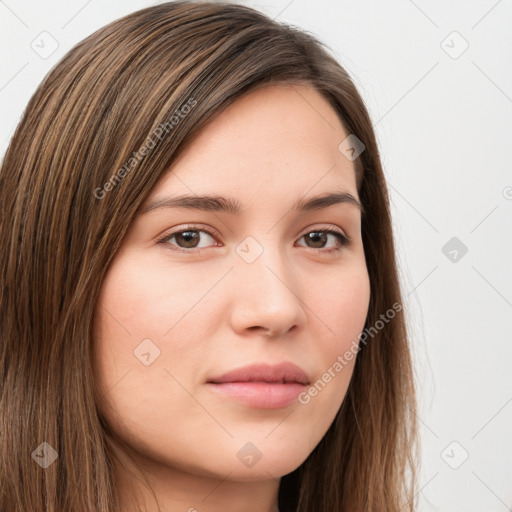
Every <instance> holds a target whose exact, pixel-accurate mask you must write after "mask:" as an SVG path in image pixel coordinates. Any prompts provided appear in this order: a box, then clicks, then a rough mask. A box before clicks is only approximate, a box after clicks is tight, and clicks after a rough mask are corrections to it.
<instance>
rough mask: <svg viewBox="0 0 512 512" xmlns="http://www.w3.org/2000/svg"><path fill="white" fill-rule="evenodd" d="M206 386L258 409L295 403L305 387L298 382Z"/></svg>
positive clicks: (226, 383)
mask: <svg viewBox="0 0 512 512" xmlns="http://www.w3.org/2000/svg"><path fill="white" fill-rule="evenodd" d="M208 386H209V387H210V388H211V389H213V390H215V391H216V392H218V393H221V394H222V395H224V396H227V397H229V398H232V399H234V400H237V401H239V402H242V403H244V404H246V405H248V406H250V407H255V408H258V409H280V408H282V407H286V406H287V405H290V404H292V403H293V402H295V401H297V397H298V395H299V393H300V392H301V391H304V389H306V386H304V385H303V384H299V383H298V382H287V383H271V382H222V383H215V382H208Z"/></svg>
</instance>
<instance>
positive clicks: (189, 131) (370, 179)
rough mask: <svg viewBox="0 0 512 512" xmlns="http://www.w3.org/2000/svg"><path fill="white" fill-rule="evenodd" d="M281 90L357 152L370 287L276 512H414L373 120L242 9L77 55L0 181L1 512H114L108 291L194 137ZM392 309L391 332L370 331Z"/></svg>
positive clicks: (404, 356) (318, 48) (298, 42)
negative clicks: (316, 109)
mask: <svg viewBox="0 0 512 512" xmlns="http://www.w3.org/2000/svg"><path fill="white" fill-rule="evenodd" d="M274 83H288V84H300V83H306V84H310V85H312V86H313V87H315V88H316V89H317V90H318V91H320V92H321V93H322V94H323V95H324V96H325V98H327V100H328V101H329V102H330V104H331V105H332V107H333V109H335V111H336V112H337V113H338V114H339V117H340V119H341V121H342V123H343V125H344V127H345V129H346V131H347V133H350V134H354V135H355V136H356V137H357V138H358V139H359V140H360V141H362V143H363V144H364V146H365V150H364V151H363V153H362V154H361V155H360V156H359V157H358V158H357V159H356V160H355V161H354V163H355V166H356V170H357V186H358V193H359V198H360V200H361V202H362V204H363V207H364V210H365V212H364V214H363V216H362V225H361V229H362V238H363V244H364V248H365V256H366V262H367V268H368V272H369V276H370V285H371V299H370V306H369V311H368V316H367V320H366V324H365V326H366V327H367V328H368V329H370V330H371V329H373V331H374V332H372V334H371V339H367V340H366V341H365V342H364V343H361V344H360V347H361V350H360V352H359V353H358V356H357V360H356V364H355V368H354V373H353V376H352V380H351V383H350V385H349V388H348V391H347V395H346V397H345V399H344V401H343V404H342V406H341V408H340V410H339V412H338V414H337V416H336V418H335V420H334V422H333V423H332V425H331V426H330V428H329V430H328V432H327V433H326V435H325V436H324V438H323V439H322V441H321V442H320V443H319V445H318V446H317V447H316V448H315V449H314V451H313V452H312V453H311V454H310V456H309V457H308V458H307V460H306V461H305V462H304V463H303V464H302V465H301V466H300V467H299V468H297V470H296V471H294V472H293V473H290V474H289V475H285V476H284V477H283V478H282V479H281V484H280V490H279V507H280V510H281V512H291V511H295V512H311V511H326V510H330V511H358V512H363V511H372V512H397V511H398V510H401V511H404V512H405V511H407V512H412V511H413V510H415V508H416V504H415V502H414V495H415V486H416V471H415V469H416V468H415V461H416V460H417V457H418V453H417V451H418V450H417V424H416V416H415V413H414V411H415V408H416V403H415V400H416V398H415V387H414V372H413V365H412V360H411V353H410V348H409V344H408V332H407V331H408V329H407V327H406V321H405V318H404V312H403V311H400V310H402V308H401V304H402V297H401V291H400V285H399V280H398V275H397V266H396V260H395V249H394V241H393V233H392V228H391V219H390V209H389V199H388V192H387V188H386V183H385V178H384V175H383V171H382V166H381V162H380V156H379V151H378V148H377V144H376V139H375V135H374V131H373V128H372V123H371V120H370V117H369V114H368V112H367V110H366V108H365V106H364V104H363V101H362V99H361V97H360V95H359V93H358V91H357V90H356V88H355V86H354V84H353V82H352V80H351V78H350V77H349V75H348V74H347V72H346V71H345V70H344V69H343V68H342V67H341V66H340V64H339V63H338V62H337V61H336V59H335V58H334V57H333V56H332V55H331V53H330V52H329V50H328V49H327V48H325V46H324V45H323V44H322V43H320V42H319V41H318V40H317V39H315V38H314V37H313V36H312V35H310V34H308V33H306V32H304V31H301V30H299V29H297V28H295V27H292V26H288V25H286V24H282V23H278V22H276V21H273V20H271V19H270V18H269V17H267V16H265V15H263V14H262V13H259V12H258V11H256V10H253V9H251V8H249V7H244V6H240V5H236V4H229V3H221V2H215V3H205V2H192V1H177V2H167V3H163V4H161V5H157V6H154V7H150V8H147V9H143V10H140V11H138V12H135V13H133V14H131V15H128V16H126V17H124V18H122V19H119V20H117V21H115V22H113V23H111V24H109V25H107V26H105V27H104V28H102V29H100V30H98V31H97V32H95V33H94V34H92V35H91V36H89V37H88V38H86V39H85V40H83V41H82V42H80V43H79V44H77V45H76V46H75V47H74V48H73V49H72V50H70V51H69V52H68V53H67V54H66V55H65V56H64V58H63V59H62V60H61V61H60V62H59V63H58V64H57V65H56V66H55V67H54V68H53V69H52V70H51V71H50V72H49V74H48V75H47V76H46V78H45V79H44V81H43V82H42V83H41V85H40V86H39V88H38V89H37V91H36V93H35V94H34V96H33V97H32V98H31V100H30V102H29V104H28V106H27V108H26V110H25V112H24V115H23V117H22V120H21V122H20V124H19V126H18V127H17V130H16V132H15V134H14V136H13V137H12V140H11V141H10V145H9V147H8V150H7V153H6V155H5V158H4V161H3V163H2V166H1V170H0V208H1V218H0V239H1V240H2V243H1V249H0V250H1V254H0V268H1V271H0V279H1V281H0V284H1V295H0V301H1V302H0V311H1V315H0V332H1V333H2V340H1V349H0V378H1V384H0V385H1V388H0V411H1V424H0V426H1V431H0V443H1V454H0V509H2V510H4V511H6V512H7V511H9V512H12V511H23V512H32V511H37V512H40V511H42V510H45V511H48V512H64V511H73V512H76V511H80V512H93V511H102V512H116V511H118V510H119V507H118V502H117V495H116V486H115V481H114V478H113V474H112V473H113V472H112V467H113V460H114V459H113V458H114V457H115V456H116V453H115V450H114V448H113V443H112V439H113V437H112V432H110V431H109V429H108V427H107V426H106V425H105V423H104V422H103V421H102V418H101V417H100V415H99V413H98V409H97V404H98V403H99V400H101V399H102V397H99V396H96V395H95V392H94V386H93V367H92V364H91V332H92V322H93V314H94V309H95V305H96V301H97V297H98V293H99V290H100V286H101V283H102V279H103V276H104V274H105V272H106V269H107V267H108V265H109V262H110V261H111V260H112V258H113V257H114V255H115V253H116V251H117V249H118V248H119V246H120V244H121V242H122V241H123V238H124V235H125V233H126V232H127V230H128V228H129V226H130V224H131V222H132V220H133V219H134V217H135V215H136V213H137V211H138V209H139V207H140V206H141V204H142V203H143V201H144V199H145V198H146V197H147V196H148V194H149V192H150V191H151V189H152V187H153V186H154V185H155V184H156V183H157V181H158V180H159V179H160V178H161V177H162V176H163V174H164V173H165V172H166V171H167V170H168V169H169V167H170V166H171V164H172V163H173V161H174V160H175V159H176V158H177V156H178V155H179V154H180V153H181V152H182V151H183V149H184V148H185V147H186V146H187V145H188V144H190V142H191V140H192V139H193V137H194V135H195V134H197V133H198V132H199V131H200V130H201V129H202V128H203V127H204V126H205V124H206V123H207V122H208V121H210V120H211V119H212V118H213V116H216V115H218V114H219V113H220V112H222V110H223V109H225V108H226V107H227V106H228V105H230V104H231V103H233V102H234V101H236V100H237V99H239V98H240V97H241V96H242V95H244V94H246V93H248V92H250V91H253V90H255V89H256V88H257V87H262V86H268V85H271V84H274ZM155 134H159V135H155ZM150 141H151V142H153V146H150ZM340 142H341V141H340ZM141 148H146V150H143V149H141ZM397 304H398V305H400V307H398V308H396V305H397ZM393 305H395V310H397V311H396V316H394V318H393V319H392V320H389V321H388V322H387V323H386V325H385V327H384V328H379V329H377V328H375V325H378V323H379V321H380V323H382V320H381V318H382V315H383V314H384V313H385V312H386V311H388V310H390V308H392V307H393ZM369 332H370V331H369ZM42 443H47V444H42ZM52 450H55V453H56V454H57V459H56V460H55V461H53V463H50V462H52V454H55V453H54V452H53V451H52ZM38 457H39V458H41V460H44V461H46V462H45V463H44V464H43V465H46V466H47V467H46V468H43V467H42V464H41V463H39V464H37V463H36V462H37V459H38ZM48 464H49V465H48Z"/></svg>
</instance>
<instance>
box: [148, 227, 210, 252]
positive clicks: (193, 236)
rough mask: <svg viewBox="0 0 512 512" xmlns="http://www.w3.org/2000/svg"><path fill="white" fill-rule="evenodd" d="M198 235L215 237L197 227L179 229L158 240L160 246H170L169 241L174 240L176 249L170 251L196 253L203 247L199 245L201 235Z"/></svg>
mask: <svg viewBox="0 0 512 512" xmlns="http://www.w3.org/2000/svg"><path fill="white" fill-rule="evenodd" d="M200 233H204V234H206V235H207V236H209V237H210V238H212V239H213V238H214V236H216V234H215V233H212V232H210V231H208V230H206V229H199V226H195V225H194V226H187V227H185V228H184V229H183V228H182V229H180V230H179V231H175V232H174V233H171V234H168V235H166V236H165V237H164V238H161V239H160V240H158V243H160V244H169V245H173V246H174V245H175V244H171V243H170V241H171V240H172V239H173V238H174V239H175V242H176V243H177V244H178V246H177V248H175V247H173V248H172V250H174V251H178V252H197V251H196V250H195V249H204V248H205V247H204V246H201V245H199V243H200V238H201V235H200Z"/></svg>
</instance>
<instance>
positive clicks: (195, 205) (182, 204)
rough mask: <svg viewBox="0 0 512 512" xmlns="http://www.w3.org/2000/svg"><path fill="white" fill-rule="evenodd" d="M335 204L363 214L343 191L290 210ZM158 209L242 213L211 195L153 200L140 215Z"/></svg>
mask: <svg viewBox="0 0 512 512" xmlns="http://www.w3.org/2000/svg"><path fill="white" fill-rule="evenodd" d="M335 204H347V205H352V206H355V207H356V208H358V209H359V211H360V212H361V214H364V207H363V205H362V204H361V203H360V202H359V201H358V200H357V199H356V198H355V197H354V196H353V195H352V194H350V193H349V192H344V191H340V192H334V193H327V194H322V195H320V196H315V197H312V198H309V199H305V198H300V199H298V200H297V201H295V203H294V204H293V205H292V210H295V211H314V210H321V209H323V208H328V207H329V206H332V205H335ZM158 208H187V209H190V210H201V211H205V212H227V213H230V214H233V215H239V214H240V213H241V212H242V211H243V208H242V206H241V204H240V202H239V201H237V200H235V199H231V198H226V197H222V196H211V195H203V196H188V195H182V196H176V197H163V198H161V199H155V200H154V201H152V202H151V203H149V205H147V206H146V207H145V208H144V209H143V210H142V212H141V213H142V214H144V213H147V212H150V211H152V210H156V209H158Z"/></svg>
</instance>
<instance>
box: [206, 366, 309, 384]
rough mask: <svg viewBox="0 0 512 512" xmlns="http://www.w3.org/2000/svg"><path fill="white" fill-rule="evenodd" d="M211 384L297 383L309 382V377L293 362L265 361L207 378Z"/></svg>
mask: <svg viewBox="0 0 512 512" xmlns="http://www.w3.org/2000/svg"><path fill="white" fill-rule="evenodd" d="M208 382H210V383H213V384H222V383H226V382H267V383H282V384H285V383H293V382H296V383H299V384H303V385H307V384H309V378H308V376H307V374H306V372H305V371H304V370H302V369H301V368H299V367H298V366H297V365H295V364H293V363H288V362H285V363H280V364H276V365H269V364H265V363H260V364H253V365H250V366H244V367H242V368H238V369H235V370H232V371H229V372H227V373H225V374H223V375H220V376H219V377H213V378H211V379H209V380H208Z"/></svg>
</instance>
